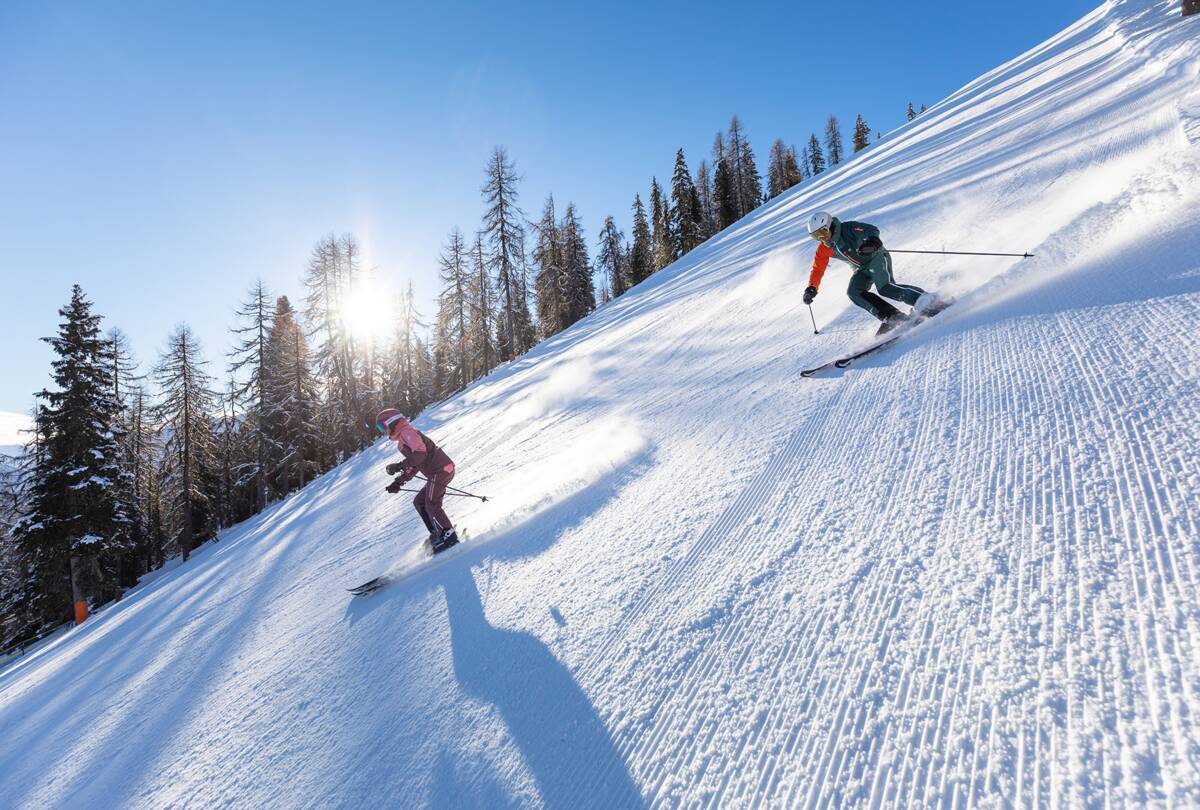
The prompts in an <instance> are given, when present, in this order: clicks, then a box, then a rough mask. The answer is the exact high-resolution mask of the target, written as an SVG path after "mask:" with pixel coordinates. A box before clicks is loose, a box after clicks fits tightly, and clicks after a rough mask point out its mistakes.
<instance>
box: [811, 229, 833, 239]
mask: <svg viewBox="0 0 1200 810" xmlns="http://www.w3.org/2000/svg"><path fill="white" fill-rule="evenodd" d="M809 235H810V236H811V237H812V238H813V239H816V240H817V241H818V242H824V241H825V240H826V239H828V238H829V237H831V236H833V231H831V230H829V227H828V226H826V227H824V228H817V229H816V230H815V231H813V232H812V233H811V234H809Z"/></svg>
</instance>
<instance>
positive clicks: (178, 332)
mask: <svg viewBox="0 0 1200 810" xmlns="http://www.w3.org/2000/svg"><path fill="white" fill-rule="evenodd" d="M206 365H207V364H206V363H205V361H204V360H203V359H202V356H201V351H200V345H199V342H198V341H197V340H196V338H195V336H194V335H193V334H192V330H191V329H190V328H189V327H188V326H187V325H186V324H181V325H180V326H178V327H176V329H175V331H174V332H173V333H172V334H171V336H170V338H168V340H167V348H166V351H164V352H163V354H162V356H161V357H160V359H159V362H158V365H157V366H156V367H155V369H154V378H155V381H156V382H157V383H158V386H159V391H160V392H161V397H162V399H161V401H160V403H159V405H158V408H157V412H156V419H157V421H158V423H159V424H160V425H161V428H162V432H161V436H162V438H163V445H164V448H163V458H164V462H165V470H164V473H165V479H164V481H163V490H164V493H163V494H164V497H165V499H166V503H167V508H168V512H167V514H166V515H165V516H164V517H165V518H166V520H167V524H168V526H169V527H170V536H171V539H172V540H173V541H174V542H175V543H176V544H177V545H178V546H179V550H180V552H181V553H182V554H183V559H184V560H185V561H186V560H187V559H188V557H189V555H190V554H191V553H192V549H194V548H195V547H196V546H197V545H198V544H199V543H202V542H204V541H205V540H207V539H209V538H210V537H212V536H213V534H214V533H215V532H216V529H217V515H216V513H215V503H214V498H213V492H214V489H215V488H216V486H217V468H216V461H215V458H214V454H215V451H216V448H215V442H214V436H213V422H212V417H213V415H214V413H215V404H214V402H213V397H214V394H213V391H212V380H211V378H210V377H209V376H208V374H207V373H206V372H205V370H204V367H205V366H206Z"/></svg>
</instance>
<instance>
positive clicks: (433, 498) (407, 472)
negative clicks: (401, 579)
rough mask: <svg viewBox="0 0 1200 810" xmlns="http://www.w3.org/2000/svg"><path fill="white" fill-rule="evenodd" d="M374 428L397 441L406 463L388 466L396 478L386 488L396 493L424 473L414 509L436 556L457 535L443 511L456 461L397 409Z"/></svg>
mask: <svg viewBox="0 0 1200 810" xmlns="http://www.w3.org/2000/svg"><path fill="white" fill-rule="evenodd" d="M375 427H376V428H378V429H379V432H380V433H382V434H383V435H385V436H387V437H388V438H389V439H391V440H392V441H394V442H395V443H396V447H397V448H398V449H399V450H400V454H401V455H403V456H404V461H403V462H397V463H395V464H389V465H387V474H388V475H395V476H396V478H395V479H394V480H393V481H392V483H390V484H388V485H387V491H388V492H391V493H393V494H395V493H397V492H399V491H400V489H401V487H403V486H404V485H405V484H407V483H408V482H409V481H410V480H412V478H413V477H414V476H415V475H416V474H417V473H421V474H423V475H424V476H425V486H423V487H421V489H420V491H419V492H417V497H415V498H413V506H414V507H416V510H417V514H418V515H420V516H421V520H423V521H425V528H426V529H428V530H429V546H430V548H432V549H433V553H434V554H437V553H438V552H440V551H445V550H446V549H448V548H450V547H451V546H453V545H455V544H456V543H457V542H458V533H457V532H455V530H454V525H453V524H452V523H451V522H450V518H449V517H447V515H446V512H445V510H444V509H442V499H443V498H444V497H445V496H446V487H447V486H448V485H449V484H450V481H451V480H452V479H453V478H454V462H453V461H451V460H450V457H449V456H447V455H446V453H445V451H444V450H442V449H441V448H440V447H438V446H437V445H436V444H434V443H433V440H432V439H430V438H429V437H428V436H426V435H425V434H424V433H422V432H421V431H419V430H417V429H416V428H415V427H413V426H412V425H411V424H409V422H408V420H407V419H405V418H404V414H402V413H400V411H398V410H396V409H394V408H388V409H386V410H383V411H380V412H379V415H378V416H377V417H375Z"/></svg>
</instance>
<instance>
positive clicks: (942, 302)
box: [913, 292, 954, 318]
mask: <svg viewBox="0 0 1200 810" xmlns="http://www.w3.org/2000/svg"><path fill="white" fill-rule="evenodd" d="M953 303H954V299H953V298H942V297H941V296H940V295H938V294H937V293H931V292H927V293H922V294H921V297H920V298H918V299H917V303H915V304H913V309H914V310H916V312H917V314H918V315H920V316H921V317H923V318H932V317H933V316H934V315H937V314H938V313H939V312H941V311H942V310H943V309H945V308H946V307H948V306H950V305H951V304H953Z"/></svg>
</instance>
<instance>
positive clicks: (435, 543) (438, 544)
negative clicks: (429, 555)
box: [430, 526, 458, 554]
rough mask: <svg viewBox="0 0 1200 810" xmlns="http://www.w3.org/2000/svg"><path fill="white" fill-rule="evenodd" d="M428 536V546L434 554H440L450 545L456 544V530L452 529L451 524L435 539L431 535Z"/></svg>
mask: <svg viewBox="0 0 1200 810" xmlns="http://www.w3.org/2000/svg"><path fill="white" fill-rule="evenodd" d="M430 538H431V542H430V547H431V548H432V549H433V553H434V554H440V553H441V552H443V551H445V550H446V549H448V548H450V547H451V546H456V545H458V532H456V531H454V527H453V526H451V527H450V528H449V529H446V530H445V531H444V532H442V533H441V535H440V536H438V537H436V539H434V536H433V535H430Z"/></svg>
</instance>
